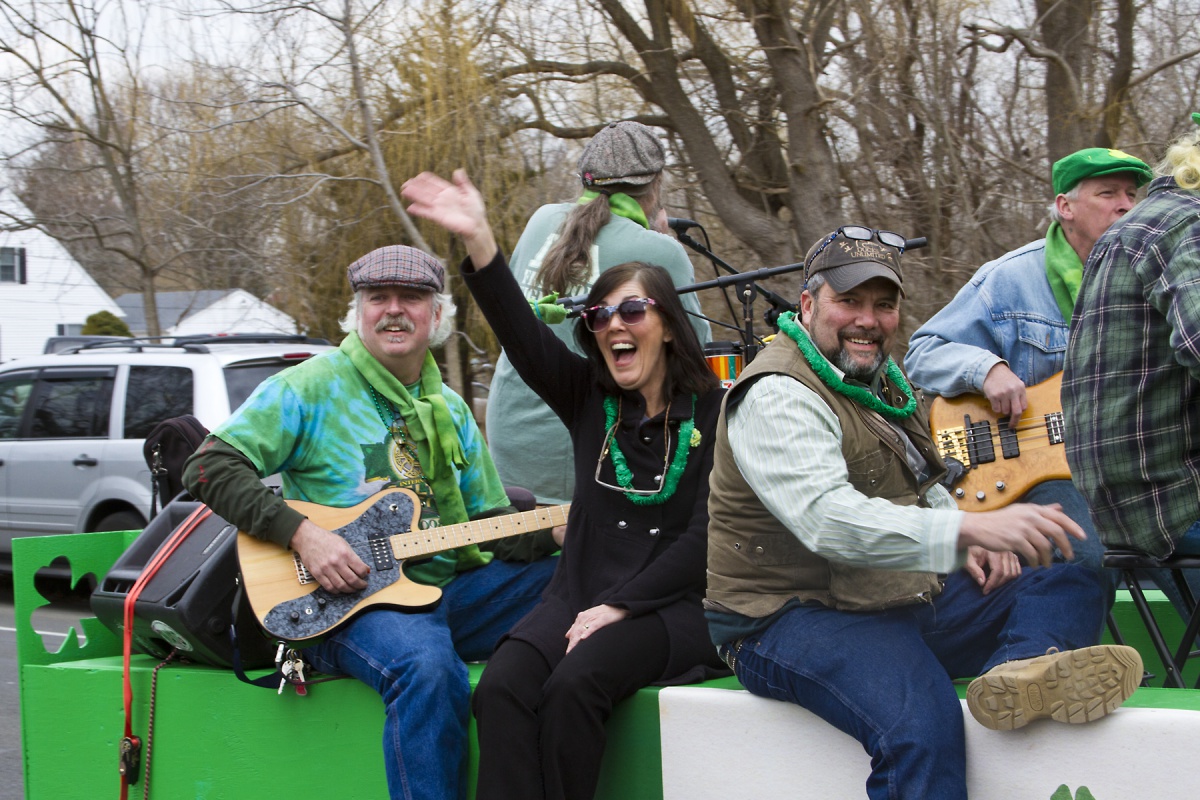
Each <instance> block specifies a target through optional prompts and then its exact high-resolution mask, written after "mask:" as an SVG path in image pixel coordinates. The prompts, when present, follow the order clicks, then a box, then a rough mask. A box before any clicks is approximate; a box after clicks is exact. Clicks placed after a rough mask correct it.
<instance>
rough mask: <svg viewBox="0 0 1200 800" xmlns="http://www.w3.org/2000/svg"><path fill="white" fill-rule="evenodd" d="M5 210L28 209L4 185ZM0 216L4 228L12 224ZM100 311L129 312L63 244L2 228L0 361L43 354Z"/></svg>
mask: <svg viewBox="0 0 1200 800" xmlns="http://www.w3.org/2000/svg"><path fill="white" fill-rule="evenodd" d="M0 209H2V210H3V211H5V212H7V213H8V214H11V215H13V216H15V217H18V218H28V217H30V216H31V215H30V213H29V210H28V209H27V208H26V207H25V205H24V204H23V203H22V202H21V201H20V200H19V199H17V196H16V195H14V194H13V193H12V192H11V191H9V190H8V189H6V188H3V187H0ZM9 221H10V220H8V219H7V218H5V217H4V216H3V215H0V225H3V224H5V223H7V222H9ZM97 311H108V312H111V313H113V314H115V315H117V316H118V317H123V316H125V312H123V311H122V310H121V308H120V307H119V306H118V305H117V304H116V303H114V302H113V300H112V298H111V297H109V296H108V294H107V293H106V292H105V291H104V290H103V289H101V288H100V286H99V285H98V284H97V283H96V282H95V281H94V280H92V277H91V276H90V275H88V273H87V271H86V270H84V268H83V267H81V266H80V265H79V262H77V261H76V260H75V259H74V258H72V257H71V254H70V253H68V252H67V250H66V248H64V247H63V246H62V245H61V244H59V243H58V242H57V241H55V240H54V239H53V238H51V237H50V236H47V235H46V234H44V233H42V232H41V231H36V230H27V231H2V230H0V361H8V360H9V359H13V358H20V357H21V356H31V355H37V354H38V353H41V352H42V350H43V349H44V348H45V345H46V339H48V338H49V337H51V336H63V335H71V334H78V333H79V332H80V331H81V330H82V328H83V325H84V323H85V322H86V321H87V318H88V317H89V316H91V315H92V314H95V313H96V312H97Z"/></svg>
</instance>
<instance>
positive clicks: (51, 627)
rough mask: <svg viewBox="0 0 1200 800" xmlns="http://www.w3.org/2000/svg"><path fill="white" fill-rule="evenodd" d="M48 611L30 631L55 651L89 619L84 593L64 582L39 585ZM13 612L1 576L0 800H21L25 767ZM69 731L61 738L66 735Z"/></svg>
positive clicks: (8, 589) (5, 581)
mask: <svg viewBox="0 0 1200 800" xmlns="http://www.w3.org/2000/svg"><path fill="white" fill-rule="evenodd" d="M39 589H40V590H41V591H42V593H43V594H44V595H45V596H46V597H47V598H48V599H50V600H52V601H53V602H52V604H51V606H49V607H45V608H39V609H38V610H37V612H35V613H34V615H33V627H34V630H36V631H38V632H39V633H40V634H41V636H42V641H43V642H44V643H45V645H46V647H47V649H52V648H53V649H57V648H58V647H59V646H60V645H61V644H62V642H63V640H64V639H65V638H66V635H67V631H68V630H70V629H71V627H72V626H73V625H77V624H78V620H79V619H80V618H81V617H89V616H92V613H91V611H90V610H89V608H88V604H87V594H86V593H85V592H68V591H67V590H66V583H65V582H48V583H47V584H44V585H42V584H39ZM15 622H16V620H15V615H14V610H13V584H12V578H11V577H10V576H7V575H0V720H3V723H2V724H0V776H2V777H0V800H23V798H24V797H25V777H24V765H23V763H22V761H21V726H20V720H21V714H20V687H19V685H18V682H17V678H18V676H17V634H16V624H15ZM69 733H70V732H69V731H64V734H66V735H69Z"/></svg>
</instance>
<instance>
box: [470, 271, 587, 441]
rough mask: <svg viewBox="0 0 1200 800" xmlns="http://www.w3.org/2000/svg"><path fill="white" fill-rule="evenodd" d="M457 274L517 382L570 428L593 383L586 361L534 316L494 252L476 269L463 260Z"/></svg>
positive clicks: (518, 288)
mask: <svg viewBox="0 0 1200 800" xmlns="http://www.w3.org/2000/svg"><path fill="white" fill-rule="evenodd" d="M461 272H462V276H463V281H464V282H465V283H466V284H467V288H468V289H470V290H471V294H472V296H474V298H475V302H476V303H478V304H479V308H480V310H481V311H483V315H484V317H486V318H487V321H488V324H489V325H490V326H491V327H492V330H493V331H494V332H495V334H496V339H498V340H499V342H500V346H501V347H503V348H504V352H505V353H506V354H507V355H508V360H509V361H511V362H512V365H513V368H514V369H516V371H517V374H518V375H520V376H521V380H523V381H525V383H526V384H528V385H529V388H531V389H533V391H535V392H536V393H537V395H538V397H540V398H542V400H544V401H545V403H546V405H548V406H550V408H551V410H552V411H554V413H555V414H557V415H558V417H559V419H561V420H562V421H563V424H564V425H566V426H567V428H570V429H573V428H574V421H575V415H576V414H577V413H578V412H579V411H580V409H581V408H582V407H583V399H584V397H585V396H586V394H587V392H588V391H589V389H590V388H591V384H592V376H591V367H590V366H589V365H588V362H587V359H586V358H584V357H583V356H581V355H579V354H577V353H574V352H572V351H571V348H569V347H567V346H566V345H565V344H563V342H562V340H561V339H559V338H558V337H557V336H555V335H554V332H553V331H552V330H550V328H549V327H548V326H547V325H546V324H545V323H544V322H542V321H541V320H539V319H538V318H537V316H535V315H534V313H533V309H531V308H530V307H529V301H528V300H526V299H525V295H523V294H522V293H521V287H520V285H519V284H518V283H517V280H516V278H514V277H513V274H512V271H511V270H510V269H509V268H508V264H507V263H506V262H505V260H504V255H503V254H502V253H501V252H500V251H499V250H497V251H496V257H495V258H493V259H492V261H491V263H490V264H488V265H487V266H486V267H484V268H483V269H481V270H476V269H475V268H474V265H473V264H472V263H471V260H470V259H469V258H468V259H466V260H465V261H464V262H463V264H462V267H461ZM563 324H566V323H563Z"/></svg>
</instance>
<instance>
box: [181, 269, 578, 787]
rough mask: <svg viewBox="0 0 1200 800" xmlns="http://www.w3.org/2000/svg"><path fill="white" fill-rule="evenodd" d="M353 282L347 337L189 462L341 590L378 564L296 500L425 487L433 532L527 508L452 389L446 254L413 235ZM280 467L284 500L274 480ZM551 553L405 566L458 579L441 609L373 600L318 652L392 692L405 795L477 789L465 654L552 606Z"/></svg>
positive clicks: (191, 484) (273, 385)
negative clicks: (447, 366) (437, 357)
mask: <svg viewBox="0 0 1200 800" xmlns="http://www.w3.org/2000/svg"><path fill="white" fill-rule="evenodd" d="M347 277H348V278H349V281H350V285H351V287H352V288H353V290H354V298H353V300H352V302H351V306H350V312H349V314H348V315H347V318H346V320H345V321H344V322H343V327H344V329H345V330H346V331H347V335H346V338H345V339H344V340H343V341H342V343H341V345H340V346H339V347H338V348H337V350H333V351H330V352H327V353H322V354H320V355H318V356H316V357H314V358H311V359H309V360H308V361H305V362H303V363H302V364H299V365H297V366H294V367H291V368H290V369H287V370H284V371H283V372H280V373H278V374H277V375H275V376H274V377H272V378H269V379H268V380H267V381H265V382H264V383H263V384H262V385H261V386H260V387H259V388H258V390H257V391H255V393H254V394H253V395H251V397H250V398H249V399H248V400H247V401H246V402H245V404H243V405H242V407H241V408H239V409H238V410H237V411H235V412H234V414H233V416H232V417H230V418H229V419H228V420H227V421H226V422H224V423H222V424H221V425H220V426H219V427H218V428H217V429H216V430H215V431H213V432H212V434H211V435H209V436H208V437H207V438H206V439H205V440H204V443H203V444H202V445H201V447H200V449H199V450H198V451H197V452H196V454H195V455H193V456H192V458H191V459H189V461H188V462H187V465H186V469H185V474H184V482H185V484H186V485H187V487H188V490H189V491H190V492H191V493H192V494H193V495H194V496H195V497H196V498H198V499H199V500H201V501H203V502H204V503H206V504H208V505H209V506H210V507H211V508H212V509H213V510H214V511H215V512H216V513H217V514H219V515H221V516H222V517H224V518H225V519H227V520H229V521H230V522H232V523H234V524H235V525H237V526H238V528H240V529H241V530H243V531H245V532H247V533H250V534H252V535H254V536H257V537H259V538H262V539H265V540H269V541H272V542H275V543H276V544H278V545H279V546H280V547H283V548H290V549H291V550H293V551H295V553H296V554H297V555H298V556H299V558H300V560H301V561H302V562H303V564H304V565H305V566H306V567H307V568H308V571H309V572H311V573H312V575H313V577H314V578H315V579H316V580H317V581H318V582H319V583H320V585H321V587H322V588H323V589H325V590H326V591H328V592H331V593H334V594H343V593H350V592H356V591H360V590H362V589H364V588H365V587H366V586H367V582H366V580H367V578H368V576H369V575H370V571H371V568H370V567H369V566H368V565H367V564H366V563H364V561H363V560H362V559H361V558H360V557H359V556H358V555H357V554H356V553H355V551H354V550H352V549H351V548H350V546H349V545H348V544H347V543H346V541H345V540H343V539H342V538H341V537H339V536H337V535H336V534H333V533H331V532H329V531H327V530H325V529H323V528H321V527H320V526H319V525H317V524H316V523H314V522H312V521H311V520H309V519H307V518H306V517H305V516H304V515H303V514H302V513H300V512H299V511H297V510H296V509H294V508H292V507H291V506H289V505H288V504H287V503H286V502H285V498H286V499H287V500H303V501H309V502H313V503H318V504H320V505H323V506H331V507H336V508H348V507H350V506H354V505H357V504H358V503H360V502H362V501H364V500H367V499H368V498H370V497H371V496H372V495H374V494H376V493H377V492H380V491H382V490H384V489H387V488H391V487H401V488H405V489H409V490H411V491H412V492H413V493H414V494H416V495H417V497H418V498H419V499H420V510H419V511H420V517H419V523H418V525H419V527H420V528H422V529H426V528H432V527H435V526H438V525H445V524H452V523H459V522H466V521H467V520H468V519H476V518H480V517H486V516H493V515H495V514H498V513H508V512H510V511H511V510H512V509H511V507H510V506H509V501H508V498H507V496H506V494H505V491H504V487H503V485H502V484H501V482H500V478H499V476H498V475H497V474H496V470H495V467H494V466H493V465H492V460H491V457H490V456H489V454H488V450H487V447H486V445H485V444H484V441H483V437H482V436H481V435H480V432H479V429H478V428H477V427H476V425H475V421H474V417H473V416H472V414H471V411H470V409H469V408H468V407H467V405H466V403H465V402H464V401H463V400H462V398H460V397H459V396H458V395H457V394H455V393H454V392H453V391H452V390H451V389H449V388H448V387H445V386H443V385H442V380H441V374H440V372H439V370H438V366H437V363H436V362H435V361H434V359H433V356H432V355H431V354H430V352H429V348H430V347H431V346H434V345H437V344H439V343H440V342H442V341H443V340H444V339H445V338H446V335H447V333H448V331H449V321H450V318H451V316H452V315H453V314H454V306H453V305H452V303H451V301H450V297H449V295H448V294H445V293H444V289H445V271H444V269H443V267H442V265H441V263H440V262H439V261H438V260H437V259H435V258H433V257H432V256H430V255H428V254H427V253H424V252H422V251H421V250H418V249H416V248H413V247H405V246H392V247H383V248H380V249H378V250H374V251H372V252H370V253H368V254H367V255H365V256H363V257H362V258H360V259H359V260H357V261H355V262H354V263H353V264H351V265H350V267H349V269H348V270H347ZM275 473H279V474H280V475H281V476H282V479H283V498H280V497H276V496H275V495H274V494H273V493H272V492H271V491H270V490H268V489H266V488H265V487H264V486H263V484H262V483H261V480H260V479H261V478H263V477H265V476H268V475H272V474H275ZM400 532H402V531H391V533H400ZM546 539H547V540H549V537H548V536H547V537H546ZM546 545H547V547H546V550H547V551H549V550H552V549H554V546H553V545H552V544H550V543H549V541H547V542H546ZM531 552H532V551H531ZM537 555H538V553H532V554H527V557H528V558H532V559H533V560H532V561H531V562H530V563H516V562H508V561H503V560H501V559H499V558H493V554H492V553H490V552H482V551H481V550H480V549H479V547H477V546H475V545H467V546H463V547H457V548H455V549H453V550H447V551H444V552H441V553H439V554H437V555H435V556H433V557H432V558H429V559H427V560H424V561H420V562H418V563H414V564H406V565H405V567H404V571H405V574H406V575H407V577H408V578H409V579H411V580H413V581H415V582H417V583H420V584H426V585H432V586H437V587H440V588H441V590H442V599H441V602H440V603H439V604H438V605H437V606H436V607H435V608H433V609H430V610H424V611H419V612H416V613H402V612H399V611H395V610H390V609H380V610H368V611H367V612H366V613H363V614H360V615H359V616H356V617H354V618H353V619H352V620H351V621H350V622H349V623H348V624H345V625H343V626H342V627H340V628H339V629H338V630H337V631H336V632H335V633H334V634H332V635H331V636H329V637H328V638H326V639H324V640H323V641H322V642H320V643H319V644H316V645H314V646H312V647H310V648H308V649H306V650H304V651H303V653H302V655H303V658H304V660H305V661H306V662H308V664H309V665H310V666H311V667H313V668H315V669H316V670H319V671H320V672H325V673H330V674H341V675H350V676H353V677H355V678H358V679H359V680H361V681H363V682H364V683H366V684H368V685H369V686H371V687H372V688H374V689H375V690H376V691H378V692H379V693H380V694H381V695H382V696H383V701H384V705H385V706H386V721H385V724H384V736H383V750H384V763H385V767H386V774H387V785H388V790H389V792H390V796H391V797H393V798H429V799H430V800H433V799H434V798H437V800H445V798H454V797H460V798H464V797H466V792H465V789H466V781H465V766H466V744H467V715H468V698H469V694H470V687H469V685H468V683H467V669H466V666H465V664H464V663H463V662H464V659H465V660H481V659H485V658H487V656H488V655H489V654H490V653H491V650H492V648H493V646H494V645H495V643H496V641H497V640H498V639H499V637H500V636H501V635H503V634H504V633H505V632H507V630H508V629H509V628H510V627H512V625H513V624H514V623H516V622H517V621H518V620H519V619H520V618H521V617H522V616H524V614H525V613H526V612H527V611H528V610H529V609H530V608H532V606H533V605H534V603H535V602H536V601H537V599H538V597H539V596H540V594H541V591H542V589H543V588H544V587H545V585H546V583H547V582H548V580H549V578H550V574H551V572H552V571H553V566H554V559H550V558H537ZM330 766H331V767H334V766H335V765H330ZM376 793H377V791H376V790H371V791H365V790H364V791H363V792H360V793H359V794H363V795H365V794H376Z"/></svg>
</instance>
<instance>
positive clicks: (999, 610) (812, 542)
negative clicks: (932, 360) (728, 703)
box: [705, 226, 1142, 800]
mask: <svg viewBox="0 0 1200 800" xmlns="http://www.w3.org/2000/svg"><path fill="white" fill-rule="evenodd" d="M897 240H899V241H902V239H901V238H900V237H899V236H897V235H896V234H890V233H888V232H886V231H875V230H873V229H871V228H866V227H859V226H845V227H842V228H839V229H838V230H836V231H834V232H833V233H831V234H829V236H827V237H825V238H824V239H823V240H821V241H820V242H818V243H816V244H815V245H813V247H812V248H811V249H810V250H809V252H808V255H807V256H806V258H805V265H806V268H805V288H804V291H803V293H802V294H801V295H800V309H801V314H800V315H798V316H797V315H793V314H791V313H787V314H784V315H782V316H780V318H779V328H780V334H779V335H778V336H776V337H775V340H774V341H773V342H771V344H770V345H768V346H767V347H766V349H764V350H763V351H762V353H760V354H759V355H758V357H757V358H755V359H754V362H753V363H752V364H751V365H750V366H749V367H748V368H746V370H745V371H743V372H742V373H741V374H740V375H739V376H738V379H737V382H736V383H735V384H734V385H733V388H731V389H730V390H729V392H728V393H727V394H726V396H725V403H724V407H723V408H722V411H721V416H720V418H719V420H718V422H717V441H716V450H715V451H714V453H713V471H712V475H711V476H710V491H709V497H708V511H709V527H708V591H707V594H706V598H705V608H706V611H707V616H708V626H709V633H710V635H711V638H712V641H713V643H714V644H715V645H717V646H718V648H719V652H720V654H721V657H722V658H724V659H725V661H726V663H727V664H729V666H730V668H731V669H733V670H734V672H735V673H736V674H737V677H738V679H739V680H741V682H742V685H743V686H745V687H746V689H747V690H749V691H750V692H751V693H753V694H757V695H761V696H763V697H770V698H773V699H776V700H783V701H787V702H791V703H796V704H798V705H801V706H803V707H805V708H807V709H809V710H810V711H812V712H813V713H814V714H817V715H818V716H820V717H821V718H822V719H824V720H826V721H827V722H829V723H830V724H832V725H834V726H836V727H837V728H838V729H840V730H842V731H844V732H845V733H847V734H849V735H851V736H853V737H855V738H856V739H857V740H858V741H859V742H861V743H862V746H863V749H864V750H866V751H867V752H868V753H869V754H870V756H871V775H870V777H869V778H868V780H867V787H866V789H867V795H868V796H869V797H871V798H875V799H876V800H882V799H883V798H888V800H896V798H906V797H907V798H920V799H921V800H932V799H933V798H937V800H946V799H947V798H963V799H965V798H966V796H967V776H966V734H965V731H964V726H963V714H962V707H961V705H960V704H959V701H958V696H957V694H956V693H955V690H954V686H953V683H952V679H953V678H960V677H966V676H971V675H978V676H979V677H978V678H976V679H975V680H974V681H972V682H971V684H970V686H969V687H968V688H967V705H968V707H969V708H970V711H971V714H972V716H974V717H975V719H976V720H978V721H979V722H980V723H981V724H983V725H984V726H986V727H988V728H992V729H996V730H998V729H1012V728H1019V727H1022V726H1024V725H1025V724H1027V723H1029V722H1031V721H1033V720H1035V719H1038V718H1039V717H1053V718H1054V719H1056V720H1059V721H1062V722H1072V723H1077V722H1087V721H1089V720H1092V719H1095V718H1097V717H1100V716H1103V715H1105V714H1107V713H1108V712H1110V711H1113V710H1114V709H1115V708H1116V707H1117V706H1119V705H1120V704H1121V703H1123V702H1124V701H1125V700H1126V699H1127V698H1128V697H1129V696H1130V695H1131V694H1132V693H1133V691H1134V689H1135V688H1136V687H1137V685H1138V683H1139V682H1140V681H1141V679H1142V661H1141V657H1140V656H1139V655H1138V653H1137V651H1136V650H1134V649H1133V648H1131V647H1122V646H1116V645H1097V644H1096V642H1097V640H1098V639H1099V635H1100V627H1101V624H1102V621H1103V619H1104V611H1103V608H1102V605H1101V602H1100V599H1101V595H1102V589H1101V586H1100V581H1099V579H1098V578H1097V576H1096V573H1095V572H1093V571H1091V570H1088V569H1085V568H1083V567H1081V566H1078V565H1076V564H1053V565H1050V560H1051V554H1052V550H1053V548H1054V547H1058V548H1060V549H1061V550H1062V551H1063V552H1065V553H1067V554H1070V552H1071V543H1072V542H1073V541H1074V540H1078V539H1080V538H1082V536H1083V532H1082V531H1081V530H1080V529H1079V526H1077V525H1075V523H1073V522H1071V520H1070V519H1069V518H1067V516H1066V515H1064V514H1063V513H1062V511H1061V510H1059V509H1058V508H1056V507H1054V506H1036V505H1030V504H1026V503H1014V504H1013V505H1010V506H1007V507H1005V508H1002V509H1000V510H998V511H988V512H978V513H965V512H962V511H959V510H958V509H957V508H956V507H955V505H954V501H953V500H952V499H951V498H950V495H949V494H948V493H947V492H946V490H945V489H944V488H942V486H941V485H940V484H939V483H938V481H939V479H940V478H941V477H942V476H943V475H944V474H945V472H946V467H945V465H944V464H943V463H942V460H941V457H940V456H939V455H938V453H937V450H936V448H935V447H934V444H933V440H932V437H931V436H930V433H929V420H928V418H927V416H926V414H925V410H924V409H923V408H922V404H921V400H920V398H919V397H918V396H917V394H916V393H915V392H914V390H913V389H912V387H911V386H910V385H909V384H908V382H907V380H906V379H905V377H904V374H903V373H902V372H901V371H900V368H899V367H898V366H896V363H895V362H894V361H893V360H892V359H891V357H890V356H889V352H890V351H891V349H892V347H893V345H894V344H895V340H896V330H897V327H898V326H899V321H900V299H901V294H902V291H903V278H902V272H901V269H900V250H899V247H897V246H893V245H891V244H889V243H888V242H889V241H897ZM1017 553H1019V554H1021V555H1023V556H1024V557H1025V558H1026V559H1027V560H1028V562H1029V563H1031V564H1037V565H1049V566H1039V567H1037V568H1031V567H1026V568H1024V569H1022V568H1021V567H1020V565H1019V564H1017V558H1016V555H1015V554H1017Z"/></svg>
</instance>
